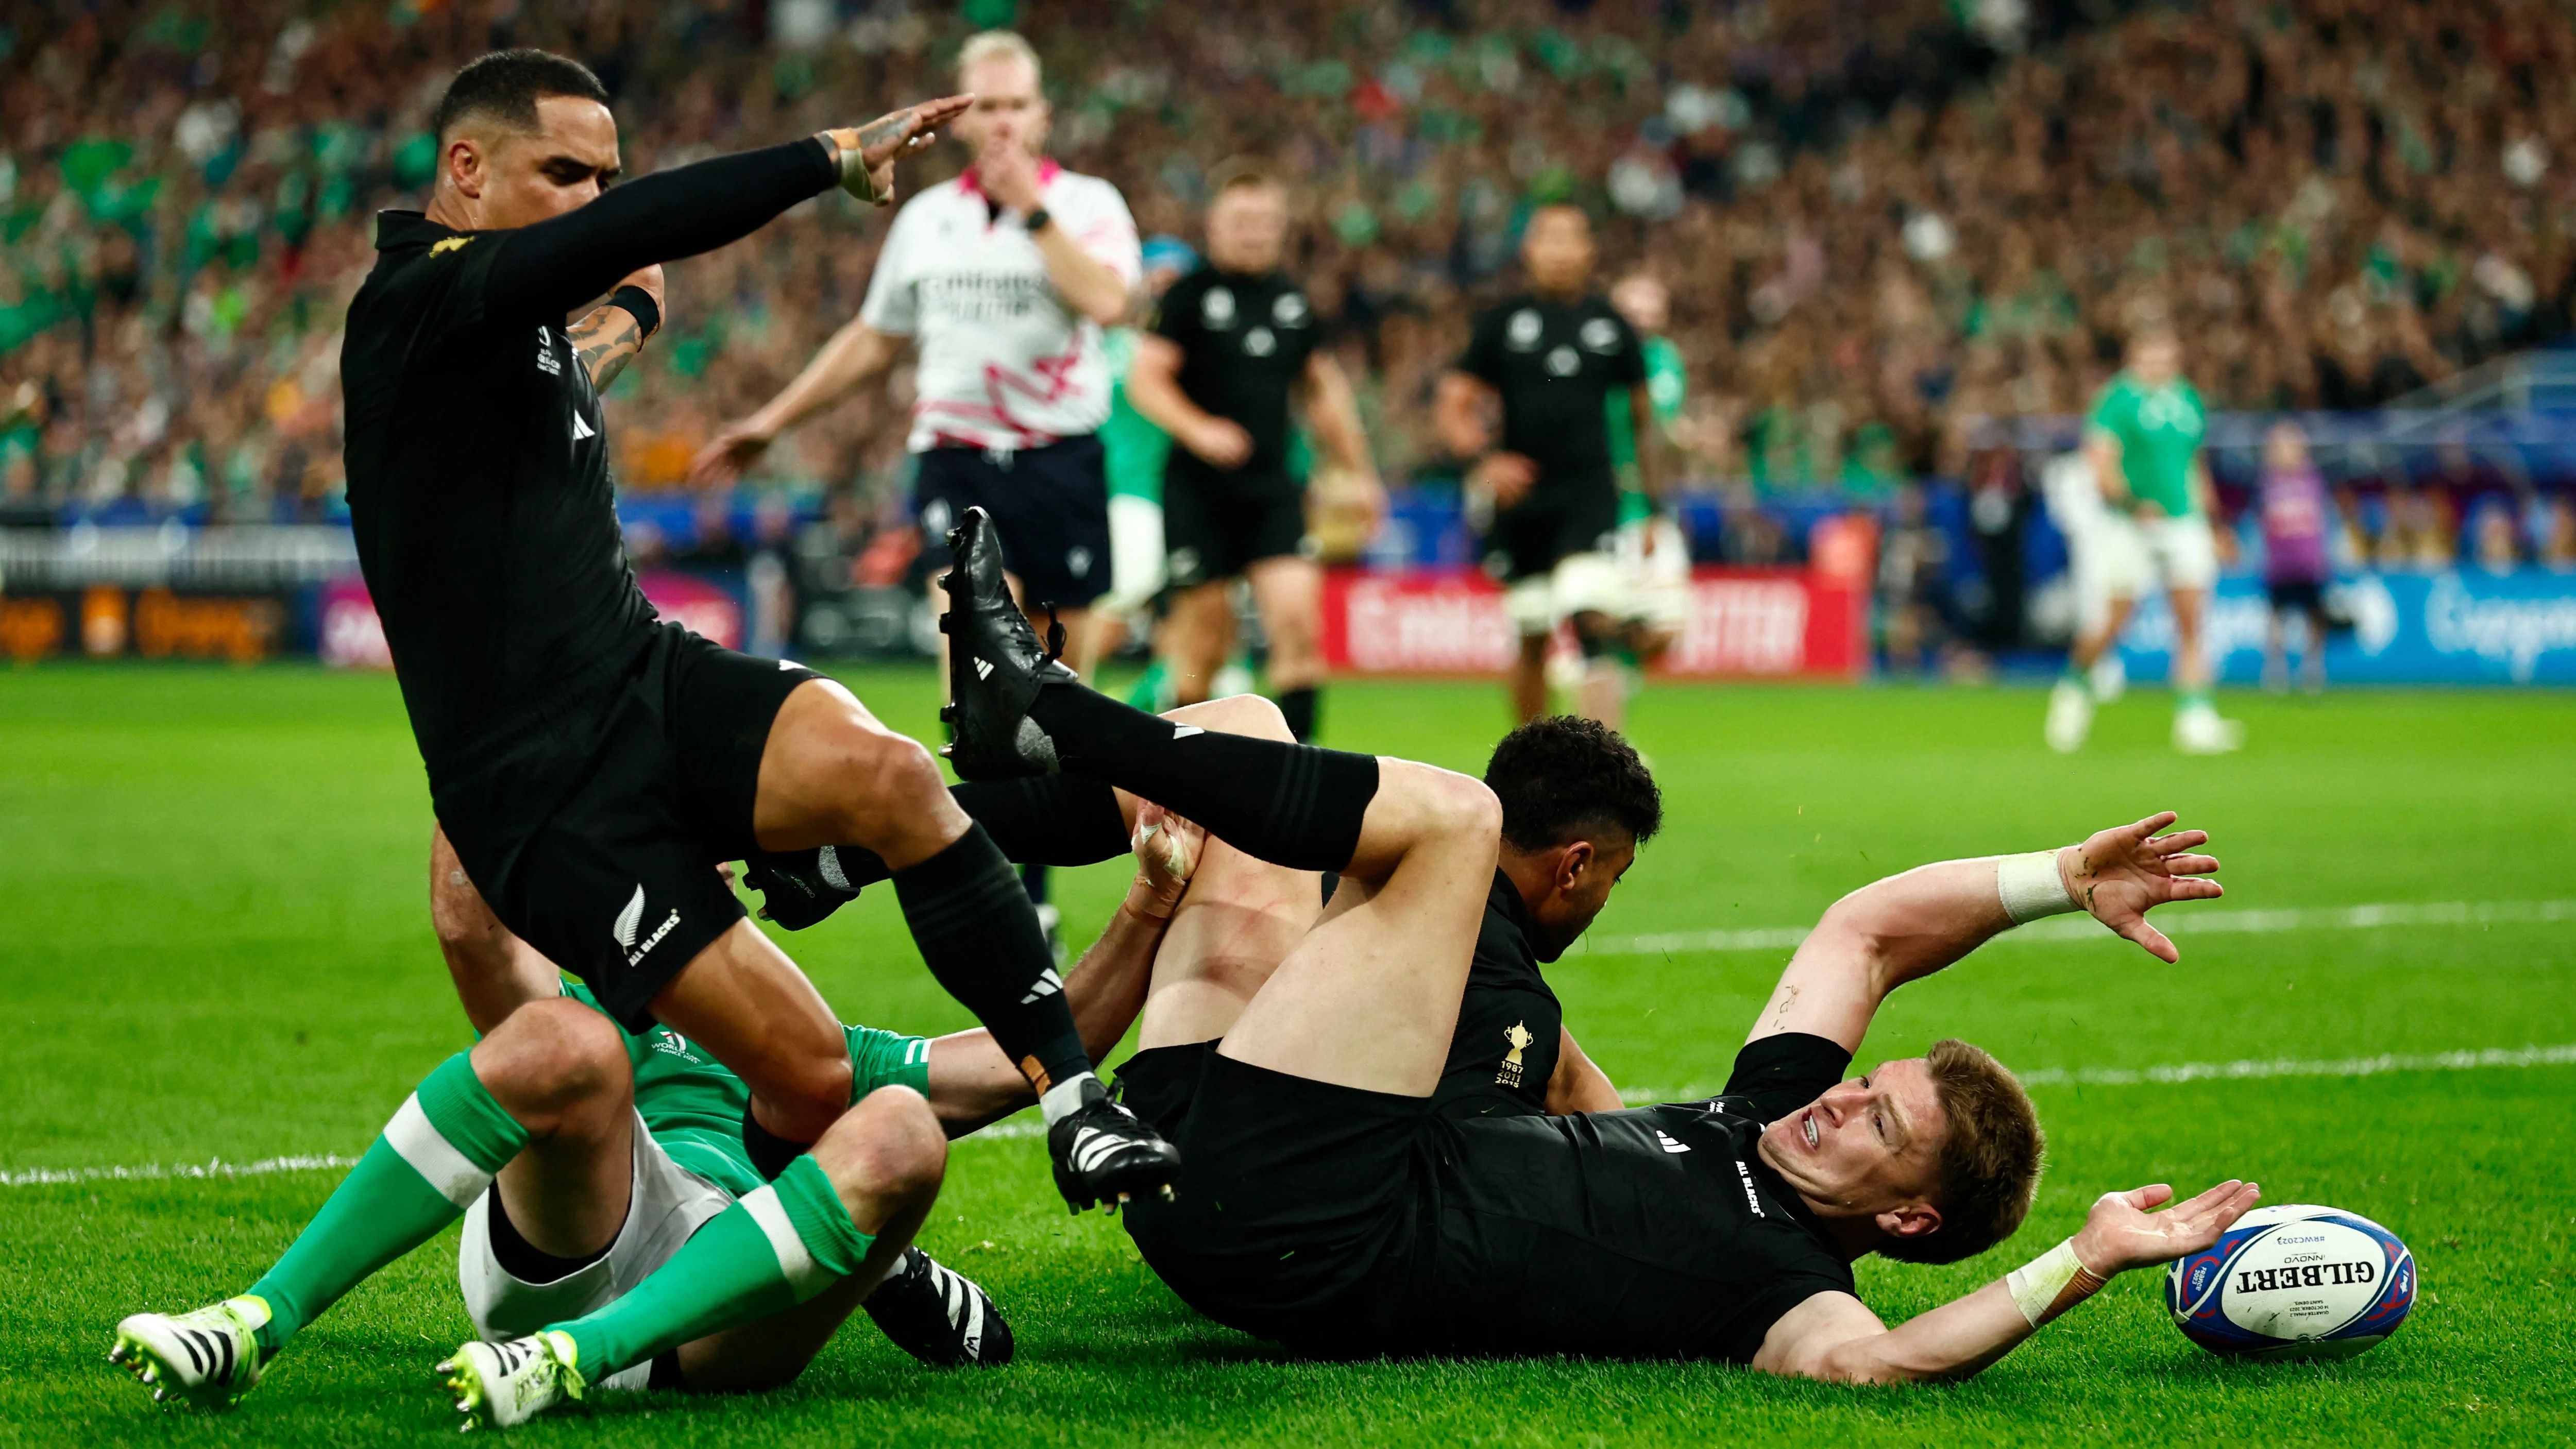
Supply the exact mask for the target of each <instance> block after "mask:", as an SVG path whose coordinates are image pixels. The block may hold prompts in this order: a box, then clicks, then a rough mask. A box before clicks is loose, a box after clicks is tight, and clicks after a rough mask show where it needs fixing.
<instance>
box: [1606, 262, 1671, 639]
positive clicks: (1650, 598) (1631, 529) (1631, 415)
mask: <svg viewBox="0 0 2576 1449" xmlns="http://www.w3.org/2000/svg"><path fill="white" fill-rule="evenodd" d="M1610 305H1611V306H1612V307H1615V308H1617V309H1618V312H1619V315H1620V316H1622V317H1625V318H1627V319H1628V325H1629V326H1631V327H1633V328H1635V329H1636V330H1637V336H1638V338H1639V339H1640V342H1641V345H1642V346H1643V348H1644V351H1645V354H1646V383H1645V394H1646V403H1647V407H1648V408H1649V409H1651V416H1652V417H1653V419H1654V424H1655V426H1654V428H1653V430H1652V432H1651V433H1650V435H1649V438H1648V441H1649V442H1650V443H1660V442H1665V441H1669V440H1670V438H1671V437H1672V429H1673V425H1674V424H1675V423H1676V422H1678V421H1679V420H1680V418H1681V415H1682V403H1683V402H1684V400H1685V399H1687V398H1688V397H1689V395H1690V370H1689V369H1688V367H1686V366H1685V365H1684V364H1683V362H1682V350H1681V349H1680V348H1679V347H1676V346H1674V345H1673V340H1672V339H1671V338H1669V337H1666V336H1664V335H1663V332H1664V327H1665V324H1666V323H1667V322H1668V321H1670V320H1671V314H1672V300H1671V294H1670V293H1668V292H1667V291H1666V290H1665V288H1664V284H1663V282H1662V280H1661V279H1659V278H1657V277H1656V276H1655V275H1654V274H1653V273H1651V272H1631V273H1629V274H1628V275H1627V276H1625V277H1622V278H1620V279H1619V282H1618V284H1617V285H1615V286H1613V287H1612V288H1611V289H1610ZM1639 411H1640V410H1639V409H1638V408H1637V407H1636V406H1635V399H1634V398H1633V397H1632V396H1631V395H1630V391H1629V390H1621V391H1618V392H1614V393H1612V394H1610V396H1609V398H1608V399H1607V400H1606V401H1605V403H1604V405H1603V408H1602V420H1603V421H1604V422H1606V423H1608V424H1609V426H1610V461H1611V464H1612V466H1613V467H1615V468H1616V469H1617V470H1618V473H1619V536H1618V543H1617V546H1616V549H1615V553H1616V556H1617V558H1618V560H1619V572H1620V573H1621V575H1622V576H1624V577H1625V579H1626V580H1627V584H1628V606H1627V609H1626V611H1625V612H1626V618H1625V619H1624V620H1623V621H1622V622H1624V623H1625V624H1626V625H1627V631H1628V648H1629V650H1630V652H1632V653H1634V654H1635V655H1636V656H1637V662H1638V663H1639V664H1641V665H1645V664H1652V663H1654V661H1655V660H1656V659H1658V658H1660V657H1661V656H1662V654H1663V652H1664V651H1665V650H1667V649H1669V648H1671V647H1672V646H1673V641H1674V640H1676V639H1679V638H1680V637H1681V632H1682V622H1683V620H1685V619H1686V618H1688V617H1689V614H1690V565H1691V559H1690V542H1689V540H1688V539H1686V538H1684V537H1683V535H1682V528H1681V524H1680V522H1679V521H1678V520H1676V519H1675V518H1674V517H1673V516H1672V515H1671V514H1670V513H1667V512H1665V511H1664V508H1663V504H1664V500H1663V499H1660V498H1657V497H1655V496H1653V495H1652V494H1650V493H1648V492H1647V491H1646V483H1645V474H1644V472H1643V471H1642V470H1641V469H1640V468H1639V467H1638V463H1637V446H1638V437H1637V416H1638V413H1639ZM1659 476H1664V477H1669V476H1670V474H1668V473H1667V474H1662V475H1659Z"/></svg>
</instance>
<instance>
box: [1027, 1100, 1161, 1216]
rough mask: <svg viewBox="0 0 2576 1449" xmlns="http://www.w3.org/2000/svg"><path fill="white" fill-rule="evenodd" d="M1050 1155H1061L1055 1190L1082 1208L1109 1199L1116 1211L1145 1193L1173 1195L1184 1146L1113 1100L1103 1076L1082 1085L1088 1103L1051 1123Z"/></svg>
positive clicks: (1057, 1157) (1067, 1202) (1074, 1206)
mask: <svg viewBox="0 0 2576 1449" xmlns="http://www.w3.org/2000/svg"><path fill="white" fill-rule="evenodd" d="M1047 1156H1049V1157H1052V1158H1054V1159H1055V1190H1056V1191H1058V1192H1060V1193H1063V1194H1064V1201H1065V1205H1066V1206H1068V1207H1070V1208H1072V1209H1073V1210H1074V1211H1075V1212H1077V1213H1078V1212H1080V1211H1082V1210H1083V1209H1084V1208H1087V1207H1089V1206H1091V1205H1092V1204H1093V1203H1106V1204H1108V1206H1109V1210H1110V1211H1111V1212H1116V1211H1117V1210H1118V1204H1120V1203H1122V1202H1125V1201H1126V1200H1127V1199H1129V1198H1131V1197H1134V1196H1136V1195H1137V1194H1139V1193H1148V1192H1150V1193H1159V1194H1160V1195H1161V1196H1162V1197H1163V1198H1165V1199H1166V1200H1168V1199H1170V1197H1171V1196H1172V1178H1173V1176H1174V1175H1175V1174H1176V1173H1178V1172H1179V1171H1180V1168H1181V1150H1180V1149H1179V1148H1177V1147H1174V1146H1173V1145H1172V1144H1170V1143H1169V1142H1166V1141H1164V1140H1163V1138H1162V1134H1160V1133H1158V1132H1156V1131H1155V1130H1154V1129H1153V1128H1151V1127H1148V1126H1146V1125H1145V1123H1144V1121H1143V1120H1142V1119H1141V1118H1139V1117H1138V1116H1137V1115H1136V1114H1135V1113H1133V1112H1130V1111H1128V1110H1127V1108H1126V1107H1125V1106H1123V1105H1121V1104H1120V1103H1118V1102H1115V1101H1112V1100H1111V1099H1110V1096H1109V1089H1108V1088H1106V1087H1103V1086H1101V1085H1100V1082H1099V1080H1098V1079H1097V1078H1086V1079H1085V1080H1084V1081H1083V1084H1082V1105H1081V1106H1080V1107H1077V1108H1075V1109H1074V1110H1073V1111H1071V1112H1068V1113H1066V1114H1065V1115H1064V1116H1062V1117H1059V1118H1057V1119H1056V1122H1055V1125H1053V1126H1051V1127H1049V1128H1047Z"/></svg>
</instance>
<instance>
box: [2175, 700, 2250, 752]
mask: <svg viewBox="0 0 2576 1449" xmlns="http://www.w3.org/2000/svg"><path fill="white" fill-rule="evenodd" d="M2244 743H2245V725H2244V722H2243V721H2241V720H2232V719H2221V718H2219V717H2218V710H2217V708H2216V707H2215V706H2213V705H2206V704H2195V705H2192V706H2190V707H2189V708H2186V709H2179V710H2176V711H2174V722H2173V747H2174V748H2175V749H2177V750H2180V751H2182V752H2183V753H2184V754H2186V755H2223V754H2226V753H2227V752H2228V751H2230V750H2234V749H2239V748H2241V747H2243V745H2244Z"/></svg>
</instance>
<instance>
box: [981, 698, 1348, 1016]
mask: <svg viewBox="0 0 2576 1449" xmlns="http://www.w3.org/2000/svg"><path fill="white" fill-rule="evenodd" d="M1029 717H1030V718H1031V719H1034V720H1036V721H1037V722H1038V727H1039V728H1040V729H1043V730H1045V731H1046V732H1047V734H1048V735H1049V736H1050V737H1052V738H1053V739H1054V741H1055V749H1056V758H1057V759H1059V760H1061V761H1062V762H1063V764H1064V768H1065V770H1066V771H1067V772H1069V773H1080V774H1084V775H1090V776H1095V777H1097V778H1099V779H1102V780H1106V781H1108V782H1109V783H1110V784H1112V785H1116V786H1118V787H1119V788H1120V789H1123V790H1128V791H1132V792H1134V793H1135V794H1138V795H1142V796H1143V797H1145V798H1146V799H1148V800H1151V801H1154V802H1155V803H1156V804H1159V805H1162V806H1164V807H1166V808H1167V809H1170V810H1173V811H1176V812H1178V813H1180V814H1182V815H1186V816H1188V817H1189V818H1190V819H1192V820H1194V821H1196V822H1198V823H1199V824H1200V825H1202V826H1204V827H1206V828H1207V831H1208V833H1209V834H1211V835H1214V836H1215V837H1217V838H1218V839H1219V840H1222V841H1224V842H1225V843H1226V844H1228V845H1231V846H1233V847H1234V848H1236V849H1237V850H1240V851H1243V852H1244V853H1245V854H1247V855H1251V856H1254V857H1257V858H1259V859H1261V860H1266V861H1269V862H1270V863H1271V864H1273V865H1284V866H1288V867H1290V868H1292V869H1296V870H1340V869H1341V868H1342V867H1344V866H1346V865H1348V864H1350V862H1351V852H1352V851H1354V850H1356V849H1358V848H1359V841H1360V818H1361V816H1363V815H1365V814H1366V813H1367V811H1368V803H1369V801H1370V800H1371V799H1372V798H1374V797H1375V796H1376V794H1377V757H1376V756H1375V755H1353V754H1345V753H1343V752H1342V751H1340V750H1322V749H1317V748H1315V747H1314V746H1312V745H1291V744H1283V743H1281V742H1280V741H1278V740H1259V739H1253V738H1251V737H1249V736H1246V735H1229V734H1219V733H1215V732H1212V731H1208V730H1202V729H1199V728H1196V727H1194V726H1191V725H1175V724H1174V723H1173V722H1172V721H1170V720H1167V719H1164V718H1162V717H1160V716H1158V715H1150V714H1147V713H1145V712H1144V711H1143V710H1140V709H1135V708H1132V707H1130V706H1128V705H1124V704H1121V703H1119V702H1118V701H1117V700H1114V699H1111V698H1110V697H1109V696H1107V695H1105V694H1100V693H1097V692H1095V691H1094V690H1092V689H1090V688H1088V687H1087V686H1084V685H1079V684H1050V685H1048V686H1047V687H1045V688H1044V689H1041V690H1039V691H1038V697H1037V699H1036V701H1035V702H1034V703H1032V704H1031V705H1030V706H1029ZM1121 848H1124V844H1123V842H1122V846H1121ZM961 999H962V998H961Z"/></svg>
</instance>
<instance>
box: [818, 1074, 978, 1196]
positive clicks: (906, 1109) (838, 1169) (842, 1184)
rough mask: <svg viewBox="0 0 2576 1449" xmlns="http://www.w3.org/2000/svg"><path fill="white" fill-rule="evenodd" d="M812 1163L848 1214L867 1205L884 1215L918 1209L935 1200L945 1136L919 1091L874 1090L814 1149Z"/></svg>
mask: <svg viewBox="0 0 2576 1449" xmlns="http://www.w3.org/2000/svg"><path fill="white" fill-rule="evenodd" d="M814 1161H815V1163H816V1164H817V1165H818V1166H820V1167H821V1168H822V1169H823V1171H824V1173H825V1174H826V1175H827V1176H829V1177H830V1178H831V1179H832V1186H833V1187H834V1188H836V1189H838V1190H839V1192H840V1194H841V1200H842V1201H843V1202H844V1203H847V1204H849V1205H850V1207H851V1209H852V1211H853V1212H857V1211H858V1210H859V1209H860V1208H861V1206H862V1205H863V1204H864V1203H867V1202H874V1203H876V1204H878V1205H879V1206H880V1207H882V1208H884V1209H887V1210H891V1209H893V1208H894V1207H897V1206H920V1205H922V1204H925V1203H927V1202H928V1201H930V1200H931V1199H933V1198H935V1197H937V1196H938V1195H939V1184H940V1182H941V1180H942V1179H943V1178H945V1177H946V1175H947V1172H948V1136H947V1134H946V1133H945V1132H943V1131H941V1130H940V1127H939V1117H938V1114H937V1113H935V1112H933V1111H932V1110H931V1108H930V1103H929V1101H928V1100H927V1099H925V1098H924V1097H923V1096H922V1095H921V1094H920V1093H919V1092H916V1091H914V1090H913V1089H912V1088H910V1087H900V1086H889V1087H879V1088H877V1089H876V1090H875V1091H873V1092H870V1093H869V1094H868V1095H867V1097H866V1098H865V1099H863V1100H862V1101H860V1103H859V1104H858V1105H857V1106H855V1107H852V1108H851V1109H850V1110H849V1111H848V1112H847V1113H845V1114H844V1115H843V1116H842V1118H841V1120H840V1121H839V1122H837V1123H834V1124H833V1127H832V1130H831V1131H830V1132H828V1133H826V1134H824V1137H823V1140H822V1141H820V1142H818V1143H816V1144H815V1145H814Z"/></svg>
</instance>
